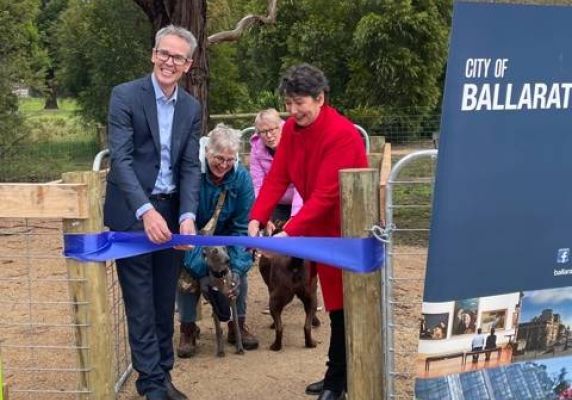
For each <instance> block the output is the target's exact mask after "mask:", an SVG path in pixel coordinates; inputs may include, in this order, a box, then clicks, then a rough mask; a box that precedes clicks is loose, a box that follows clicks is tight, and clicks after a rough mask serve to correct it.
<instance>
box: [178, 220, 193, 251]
mask: <svg viewBox="0 0 572 400" xmlns="http://www.w3.org/2000/svg"><path fill="white" fill-rule="evenodd" d="M179 232H180V233H181V235H196V234H197V228H196V227H195V221H194V220H192V219H191V218H187V219H184V220H183V221H182V222H181V225H179ZM193 247H195V246H193V245H190V244H189V245H186V246H175V249H177V250H192V249H193Z"/></svg>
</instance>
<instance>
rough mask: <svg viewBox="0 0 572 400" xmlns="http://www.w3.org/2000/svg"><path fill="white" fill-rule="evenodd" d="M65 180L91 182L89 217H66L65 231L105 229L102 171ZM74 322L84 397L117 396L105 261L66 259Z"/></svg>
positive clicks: (105, 398) (68, 176)
mask: <svg viewBox="0 0 572 400" xmlns="http://www.w3.org/2000/svg"><path fill="white" fill-rule="evenodd" d="M62 179H63V182H64V183H83V184H85V185H87V196H88V198H87V203H86V204H87V205H88V214H87V215H88V218H87V219H64V233H95V232H100V231H101V230H102V229H103V218H102V211H101V196H102V181H101V177H100V173H98V172H91V171H89V172H68V173H65V174H63V175H62ZM66 264H67V268H68V272H69V277H70V284H69V290H70V297H71V299H72V301H73V302H74V306H73V311H72V312H73V316H72V318H73V322H74V324H75V325H77V326H76V328H75V338H76V339H75V340H76V345H77V346H78V356H79V367H80V369H81V372H80V383H79V386H80V387H79V389H80V390H81V391H86V392H88V393H87V394H83V395H82V396H81V399H84V398H85V399H87V398H89V399H101V400H108V399H109V400H111V399H115V391H114V378H113V353H112V351H113V347H112V336H111V332H112V330H111V318H110V315H111V312H110V308H109V304H108V298H107V277H106V270H105V263H95V262H89V263H83V262H78V261H75V260H72V259H67V260H66Z"/></svg>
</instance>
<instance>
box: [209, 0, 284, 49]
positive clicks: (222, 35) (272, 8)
mask: <svg viewBox="0 0 572 400" xmlns="http://www.w3.org/2000/svg"><path fill="white" fill-rule="evenodd" d="M277 10H278V0H268V15H266V16H264V15H252V14H250V15H247V16H245V17H243V18H242V19H241V20H240V21H238V23H237V24H236V27H235V28H234V29H233V30H232V31H222V32H217V33H214V34H212V35H210V36H209V37H208V40H207V44H208V45H209V46H210V45H212V44H216V43H221V42H236V41H237V40H238V39H239V38H240V36H241V35H242V33H243V32H244V31H245V30H246V29H248V28H250V27H251V26H253V25H254V24H256V23H260V24H273V23H275V22H276V12H277Z"/></svg>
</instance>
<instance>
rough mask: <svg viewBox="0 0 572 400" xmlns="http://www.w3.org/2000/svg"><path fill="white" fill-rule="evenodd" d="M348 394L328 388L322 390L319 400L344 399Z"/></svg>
mask: <svg viewBox="0 0 572 400" xmlns="http://www.w3.org/2000/svg"><path fill="white" fill-rule="evenodd" d="M345 397H346V395H345V393H344V392H341V393H340V392H334V391H333V390H330V389H326V390H324V391H323V392H322V394H321V395H320V397H318V400H343V399H345Z"/></svg>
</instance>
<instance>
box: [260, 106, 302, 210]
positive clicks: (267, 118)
mask: <svg viewBox="0 0 572 400" xmlns="http://www.w3.org/2000/svg"><path fill="white" fill-rule="evenodd" d="M282 125H284V121H283V120H282V118H280V114H278V111H276V110H275V109H274V108H269V109H267V110H263V111H260V112H259V113H258V115H257V116H256V119H255V120H254V128H255V132H254V135H252V137H251V138H250V175H251V176H252V183H253V184H254V195H255V196H256V197H258V192H259V191H260V187H261V186H262V182H264V178H265V177H266V175H268V172H269V171H270V166H271V165H272V161H273V160H274V153H275V151H276V149H277V148H278V145H279V144H280V138H281V136H282ZM301 207H302V198H301V197H300V195H299V194H298V192H297V191H296V189H294V185H290V186H289V187H288V189H287V190H286V192H285V193H284V196H282V198H281V199H280V201H279V202H278V205H277V206H276V208H275V209H274V212H273V214H272V218H271V219H272V220H273V221H287V220H289V219H290V217H291V216H294V215H296V213H297V212H298V210H300V208H301Z"/></svg>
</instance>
